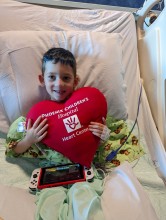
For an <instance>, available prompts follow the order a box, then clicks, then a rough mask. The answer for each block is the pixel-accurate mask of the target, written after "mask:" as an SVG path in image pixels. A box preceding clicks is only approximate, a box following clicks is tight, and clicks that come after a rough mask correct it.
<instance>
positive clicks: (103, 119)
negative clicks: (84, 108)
mask: <svg viewBox="0 0 166 220" xmlns="http://www.w3.org/2000/svg"><path fill="white" fill-rule="evenodd" d="M102 121H103V124H104V125H106V120H105V118H104V117H102Z"/></svg>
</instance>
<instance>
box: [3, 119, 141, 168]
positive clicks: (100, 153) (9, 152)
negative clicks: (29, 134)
mask: <svg viewBox="0 0 166 220" xmlns="http://www.w3.org/2000/svg"><path fill="white" fill-rule="evenodd" d="M20 123H22V124H25V118H24V117H22V116H21V117H19V118H18V119H17V120H15V121H14V122H13V124H12V125H11V126H10V129H9V132H8V135H7V139H6V144H5V146H6V156H7V157H28V158H41V159H42V160H41V166H42V167H43V166H47V165H50V164H57V165H58V164H65V163H69V162H71V161H70V160H69V159H68V158H66V157H64V156H63V155H62V154H61V153H58V152H56V151H54V150H52V149H50V148H49V147H47V146H46V145H44V144H42V143H38V144H33V145H32V146H31V147H30V148H29V149H28V150H27V151H26V152H24V153H22V154H16V153H15V152H14V151H13V148H14V147H15V145H16V144H17V142H18V141H20V140H21V139H23V138H24V136H25V134H26V131H25V130H24V131H22V132H19V126H20ZM107 126H108V128H109V129H110V130H111V134H110V138H109V140H108V141H106V142H104V143H101V145H100V146H99V148H98V150H97V152H96V154H95V156H94V161H93V163H94V164H95V165H96V166H97V167H100V168H102V169H104V170H105V169H110V168H113V167H116V166H119V165H120V164H121V163H123V162H124V161H128V162H132V161H134V160H135V159H138V158H139V157H140V156H142V155H143V154H144V150H143V147H142V146H140V143H139V140H138V138H137V137H136V136H135V135H134V134H131V135H130V137H129V138H128V140H127V141H126V143H125V144H124V145H123V146H122V148H121V149H120V150H119V152H118V154H117V155H116V156H115V158H113V160H112V161H106V157H107V156H108V155H109V154H110V153H111V151H112V150H116V149H117V148H118V147H120V146H121V144H122V143H123V142H124V141H125V140H126V138H127V136H128V134H129V132H130V129H129V126H128V125H127V123H126V122H125V121H123V120H119V121H118V120H115V119H113V118H112V117H110V116H108V117H107Z"/></svg>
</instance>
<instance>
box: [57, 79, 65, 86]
mask: <svg viewBox="0 0 166 220" xmlns="http://www.w3.org/2000/svg"><path fill="white" fill-rule="evenodd" d="M55 85H56V86H63V85H64V82H63V80H61V79H60V78H58V79H56V81H55Z"/></svg>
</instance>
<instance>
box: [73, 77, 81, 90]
mask: <svg viewBox="0 0 166 220" xmlns="http://www.w3.org/2000/svg"><path fill="white" fill-rule="evenodd" d="M79 82H80V77H79V76H78V75H76V77H75V81H74V88H75V89H76V88H77V86H78V83H79Z"/></svg>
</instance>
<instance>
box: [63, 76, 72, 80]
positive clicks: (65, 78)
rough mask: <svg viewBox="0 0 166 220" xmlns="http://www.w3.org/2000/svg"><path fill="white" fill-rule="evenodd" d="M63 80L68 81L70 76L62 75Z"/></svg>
mask: <svg viewBox="0 0 166 220" xmlns="http://www.w3.org/2000/svg"><path fill="white" fill-rule="evenodd" d="M63 80H64V81H70V80H71V77H70V76H64V77H63Z"/></svg>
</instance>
